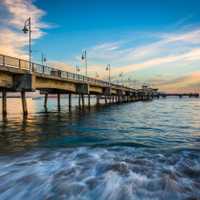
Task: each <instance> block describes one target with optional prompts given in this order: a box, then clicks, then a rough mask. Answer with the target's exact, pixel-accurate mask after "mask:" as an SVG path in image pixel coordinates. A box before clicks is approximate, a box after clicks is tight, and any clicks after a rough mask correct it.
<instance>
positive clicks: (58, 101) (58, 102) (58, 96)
mask: <svg viewBox="0 0 200 200" xmlns="http://www.w3.org/2000/svg"><path fill="white" fill-rule="evenodd" d="M57 105H58V111H60V93H58V94H57Z"/></svg>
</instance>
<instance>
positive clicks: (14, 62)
mask: <svg viewBox="0 0 200 200" xmlns="http://www.w3.org/2000/svg"><path fill="white" fill-rule="evenodd" d="M0 66H5V67H12V68H18V69H22V70H26V71H27V72H28V71H30V69H29V67H30V65H29V61H27V60H23V59H19V58H15V57H11V56H6V55H1V54H0ZM31 68H32V72H33V73H34V72H35V73H38V74H44V75H49V76H52V77H59V78H64V79H67V80H74V81H81V82H86V83H94V84H100V85H103V86H106V87H118V88H123V89H125V88H126V89H131V88H128V87H125V86H123V85H118V84H114V83H109V82H107V81H103V80H99V79H95V78H91V77H87V76H84V75H81V74H76V73H71V72H68V71H64V70H60V69H56V68H53V67H49V66H47V65H41V64H37V63H33V62H32V63H31Z"/></svg>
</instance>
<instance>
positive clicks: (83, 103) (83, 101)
mask: <svg viewBox="0 0 200 200" xmlns="http://www.w3.org/2000/svg"><path fill="white" fill-rule="evenodd" d="M81 99H82V106H83V107H84V106H85V99H84V94H81Z"/></svg>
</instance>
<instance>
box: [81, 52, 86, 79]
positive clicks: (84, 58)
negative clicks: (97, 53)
mask: <svg viewBox="0 0 200 200" xmlns="http://www.w3.org/2000/svg"><path fill="white" fill-rule="evenodd" d="M81 59H82V60H84V61H85V76H87V52H86V50H84V51H83V53H82V56H81Z"/></svg>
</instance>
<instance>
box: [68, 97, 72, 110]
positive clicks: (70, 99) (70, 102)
mask: <svg viewBox="0 0 200 200" xmlns="http://www.w3.org/2000/svg"><path fill="white" fill-rule="evenodd" d="M68 97H69V110H71V108H72V94H71V93H69V96H68Z"/></svg>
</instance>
